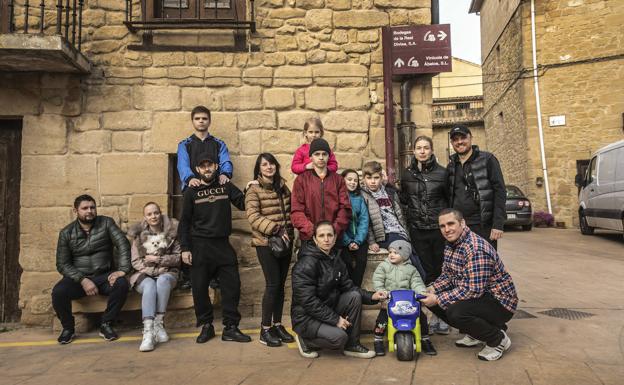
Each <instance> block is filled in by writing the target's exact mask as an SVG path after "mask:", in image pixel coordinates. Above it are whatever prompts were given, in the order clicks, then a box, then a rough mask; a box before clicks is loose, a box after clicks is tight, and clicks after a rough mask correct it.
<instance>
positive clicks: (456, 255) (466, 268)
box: [433, 227, 518, 312]
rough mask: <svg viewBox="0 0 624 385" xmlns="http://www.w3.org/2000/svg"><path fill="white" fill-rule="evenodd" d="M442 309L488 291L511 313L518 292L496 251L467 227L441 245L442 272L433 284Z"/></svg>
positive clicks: (513, 309)
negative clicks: (454, 239)
mask: <svg viewBox="0 0 624 385" xmlns="http://www.w3.org/2000/svg"><path fill="white" fill-rule="evenodd" d="M433 288H434V289H435V293H436V295H437V296H438V302H439V305H440V307H441V308H442V309H446V308H447V307H448V306H449V305H451V304H453V303H455V302H458V301H463V300H467V299H472V298H480V297H482V296H483V295H484V294H485V293H490V294H492V296H493V297H494V298H496V299H497V300H498V301H499V302H500V303H501V305H503V307H505V309H507V310H509V311H510V312H514V311H515V310H516V307H517V306H518V295H517V294H516V288H515V286H514V283H513V281H512V279H511V276H510V275H509V273H508V272H507V271H506V270H505V266H504V265H503V261H502V260H501V259H500V257H499V256H498V253H497V252H496V250H495V249H494V248H493V247H492V245H490V243H489V242H487V241H486V240H485V239H483V238H481V237H480V236H479V235H477V234H475V233H473V232H472V231H470V229H469V228H468V227H466V229H464V232H463V233H462V235H461V236H460V237H459V239H458V240H457V241H455V242H454V243H452V244H451V243H448V242H447V243H446V246H445V247H444V265H443V266H442V274H440V277H438V279H436V281H435V282H434V283H433Z"/></svg>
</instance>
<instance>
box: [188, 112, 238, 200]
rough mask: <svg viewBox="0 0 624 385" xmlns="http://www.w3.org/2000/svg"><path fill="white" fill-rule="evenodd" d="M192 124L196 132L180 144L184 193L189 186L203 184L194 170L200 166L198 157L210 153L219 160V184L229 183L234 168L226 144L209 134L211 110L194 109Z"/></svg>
mask: <svg viewBox="0 0 624 385" xmlns="http://www.w3.org/2000/svg"><path fill="white" fill-rule="evenodd" d="M191 122H192V123H193V128H194V129H195V132H194V133H193V135H191V136H189V137H188V138H186V139H184V140H182V141H181V142H180V143H179V144H178V173H179V174H180V181H181V182H182V191H184V190H186V188H187V187H189V186H191V187H198V186H199V185H200V184H201V182H200V179H199V177H198V175H197V174H196V173H195V171H194V170H195V167H197V166H198V161H199V159H197V157H198V156H199V154H202V153H209V154H210V155H211V156H212V157H213V158H214V159H216V160H218V162H219V184H221V185H223V184H225V183H227V182H228V181H229V180H230V179H232V173H233V172H234V167H233V165H232V161H231V160H230V153H229V151H228V148H227V146H226V144H225V142H223V141H222V140H220V139H217V138H215V137H214V136H212V135H210V133H208V127H210V123H211V120H210V110H209V109H208V108H206V107H204V106H197V107H195V108H193V110H192V111H191Z"/></svg>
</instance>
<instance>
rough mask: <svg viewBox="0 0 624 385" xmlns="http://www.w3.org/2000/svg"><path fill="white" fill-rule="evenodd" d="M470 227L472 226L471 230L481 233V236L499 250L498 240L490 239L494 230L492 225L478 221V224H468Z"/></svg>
mask: <svg viewBox="0 0 624 385" xmlns="http://www.w3.org/2000/svg"><path fill="white" fill-rule="evenodd" d="M468 227H470V230H472V232H474V233H477V234H479V235H480V236H481V238H483V239H485V240H486V241H488V242H489V243H490V245H492V246H493V247H494V249H495V250H498V241H493V240H491V239H490V233H491V232H492V226H491V225H483V224H480V223H478V224H472V225H468Z"/></svg>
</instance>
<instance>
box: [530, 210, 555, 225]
mask: <svg viewBox="0 0 624 385" xmlns="http://www.w3.org/2000/svg"><path fill="white" fill-rule="evenodd" d="M533 225H534V226H535V227H553V226H554V225H555V217H554V216H553V215H552V214H549V213H547V212H544V211H537V212H535V213H534V214H533Z"/></svg>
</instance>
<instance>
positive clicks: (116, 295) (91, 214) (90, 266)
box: [52, 195, 132, 344]
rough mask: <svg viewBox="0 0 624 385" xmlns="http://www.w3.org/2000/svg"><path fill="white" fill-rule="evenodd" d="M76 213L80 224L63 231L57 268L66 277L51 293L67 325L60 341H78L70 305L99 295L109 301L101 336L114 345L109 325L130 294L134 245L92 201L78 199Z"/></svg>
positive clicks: (89, 197) (73, 224)
mask: <svg viewBox="0 0 624 385" xmlns="http://www.w3.org/2000/svg"><path fill="white" fill-rule="evenodd" d="M74 212H75V213H76V220H75V221H74V222H72V223H70V224H69V225H67V226H66V227H65V228H64V229H63V230H61V232H60V233H59V239H58V244H57V248H56V269H57V270H58V272H59V273H61V274H62V275H63V279H61V280H60V281H59V282H58V283H57V284H56V285H55V286H54V288H53V289H52V305H53V307H54V311H56V315H57V316H58V318H59V319H60V321H61V325H63V331H62V332H61V335H60V336H59V338H58V342H59V343H61V344H68V343H70V342H71V341H72V339H73V338H74V317H73V315H72V306H71V301H72V300H73V299H78V298H82V297H84V296H87V295H89V296H91V295H97V294H100V295H107V296H108V306H107V307H106V310H105V311H104V315H103V316H102V325H101V326H100V336H101V337H102V338H104V339H105V340H107V341H112V340H115V339H117V338H118V336H117V333H115V330H113V328H112V326H111V323H112V321H114V320H115V318H116V317H117V314H119V311H121V308H122V307H123V305H124V303H125V302H126V296H127V295H128V288H129V285H128V281H127V279H126V275H128V274H129V273H130V271H131V270H132V265H131V263H130V243H129V242H128V240H127V239H126V236H125V235H124V233H122V232H121V230H120V229H119V227H117V225H116V224H115V221H113V219H112V218H109V217H105V216H98V215H97V210H96V207H95V200H94V199H93V197H91V196H89V195H81V196H79V197H78V198H76V200H75V201H74ZM113 248H116V249H117V254H118V255H117V259H116V261H113Z"/></svg>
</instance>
